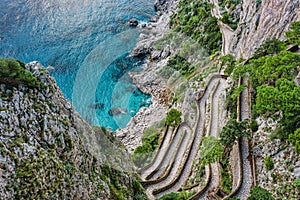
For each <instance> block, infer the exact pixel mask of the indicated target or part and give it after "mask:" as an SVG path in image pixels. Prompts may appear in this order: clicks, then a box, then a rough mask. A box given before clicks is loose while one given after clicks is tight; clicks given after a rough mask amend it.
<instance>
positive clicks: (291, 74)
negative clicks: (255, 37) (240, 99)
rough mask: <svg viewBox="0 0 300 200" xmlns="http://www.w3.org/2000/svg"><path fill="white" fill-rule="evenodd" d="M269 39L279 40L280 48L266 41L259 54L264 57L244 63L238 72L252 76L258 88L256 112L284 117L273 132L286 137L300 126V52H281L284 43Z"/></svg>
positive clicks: (237, 74)
mask: <svg viewBox="0 0 300 200" xmlns="http://www.w3.org/2000/svg"><path fill="white" fill-rule="evenodd" d="M267 42H268V43H272V44H275V43H276V44H278V45H275V46H277V47H278V48H273V47H272V45H268V44H266V43H265V44H263V45H262V48H261V49H262V50H261V51H260V52H263V53H258V54H257V55H260V57H257V58H252V59H250V60H249V61H248V62H247V64H244V65H240V66H239V67H237V68H236V69H235V71H234V73H235V78H236V79H237V77H239V76H249V79H250V81H251V85H252V87H253V89H254V91H255V93H253V100H254V101H253V106H252V110H253V112H254V113H256V114H258V115H263V116H265V117H273V118H274V117H275V118H277V119H280V126H279V127H278V128H277V129H276V131H275V132H274V133H273V134H272V136H273V137H275V138H280V139H286V138H288V135H289V134H291V133H294V131H296V129H297V128H299V127H300V104H299V102H300V87H297V86H296V84H295V82H294V78H295V77H296V75H297V73H298V70H297V67H298V66H299V65H300V55H299V54H296V53H292V52H289V51H286V50H281V51H280V52H278V51H279V50H280V49H281V47H280V46H284V45H282V43H281V42H278V41H277V42H276V41H275V39H273V40H268V41H267ZM268 49H269V50H268ZM272 49H273V50H272ZM274 49H276V51H275V50H274ZM264 54H268V55H264ZM269 54H271V55H269Z"/></svg>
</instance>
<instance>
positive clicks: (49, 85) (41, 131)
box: [0, 62, 143, 200]
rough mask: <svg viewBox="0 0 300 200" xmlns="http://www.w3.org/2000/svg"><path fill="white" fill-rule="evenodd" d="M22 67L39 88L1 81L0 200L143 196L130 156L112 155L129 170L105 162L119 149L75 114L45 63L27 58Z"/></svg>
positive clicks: (130, 197)
mask: <svg viewBox="0 0 300 200" xmlns="http://www.w3.org/2000/svg"><path fill="white" fill-rule="evenodd" d="M26 69H27V70H28V71H30V72H31V73H32V74H33V75H34V76H36V77H37V78H38V80H39V82H40V83H41V86H40V87H36V88H30V87H27V86H26V85H19V86H18V87H14V86H10V85H8V84H7V85H6V84H1V85H0V199H3V200H6V199H116V198H117V196H119V197H120V195H123V197H124V198H125V199H132V198H133V196H134V195H135V190H136V189H137V190H138V191H141V192H140V193H141V194H142V195H143V192H142V190H141V187H140V188H136V186H138V184H136V181H135V179H134V178H133V177H132V175H133V174H129V171H130V170H132V166H131V165H130V163H128V161H129V160H130V159H129V157H128V156H126V155H120V157H119V158H117V159H119V160H120V161H119V162H121V163H122V166H124V168H127V169H128V171H127V172H128V173H127V172H126V173H125V172H122V171H121V170H122V169H119V168H118V167H117V165H118V161H113V162H112V163H109V162H107V160H112V159H114V158H110V157H109V154H111V155H114V156H115V157H118V155H117V153H118V152H117V151H115V152H113V149H112V148H110V145H111V144H110V143H109V142H106V143H105V139H106V140H107V138H105V137H103V136H104V135H103V132H101V131H99V130H97V133H96V132H95V130H94V129H92V127H90V126H89V125H88V124H87V123H86V122H85V121H84V120H83V119H82V118H81V117H80V116H79V114H78V113H77V112H76V111H75V110H74V108H73V106H72V105H71V103H70V102H68V101H67V100H66V99H65V98H64V97H63V94H62V92H61V91H60V89H59V88H58V86H57V85H56V83H55V81H54V79H53V78H52V77H51V76H50V75H49V73H48V71H47V70H46V69H45V68H44V67H42V66H41V65H40V64H39V63H37V62H32V63H30V64H27V65H26ZM101 133H102V135H101ZM101 142H102V143H101ZM104 145H106V146H105V148H102V147H103V146H104ZM121 158H124V159H125V160H127V162H126V161H124V160H122V159H121ZM113 164H115V165H116V166H113ZM124 168H123V169H124ZM116 188H120V189H116Z"/></svg>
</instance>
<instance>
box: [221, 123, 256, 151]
mask: <svg viewBox="0 0 300 200" xmlns="http://www.w3.org/2000/svg"><path fill="white" fill-rule="evenodd" d="M249 136H250V131H249V121H248V120H243V121H241V122H238V121H236V120H235V119H230V120H229V121H228V122H227V124H226V125H225V126H224V127H223V129H222V131H221V133H220V141H221V144H223V145H224V146H225V147H227V148H229V149H231V147H232V145H233V143H234V142H235V141H236V140H238V139H239V138H240V137H249Z"/></svg>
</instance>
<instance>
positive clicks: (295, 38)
mask: <svg viewBox="0 0 300 200" xmlns="http://www.w3.org/2000/svg"><path fill="white" fill-rule="evenodd" d="M285 35H286V38H287V40H288V42H289V43H291V44H295V45H298V46H300V21H298V22H293V23H292V24H291V27H290V30H289V31H287V32H286V33H285Z"/></svg>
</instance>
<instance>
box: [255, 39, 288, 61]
mask: <svg viewBox="0 0 300 200" xmlns="http://www.w3.org/2000/svg"><path fill="white" fill-rule="evenodd" d="M285 49H286V44H285V43H284V42H282V41H280V40H278V39H276V38H272V39H270V38H269V39H267V40H266V41H265V42H264V43H263V44H262V45H260V47H259V48H257V49H256V51H255V52H254V55H253V58H255V59H257V58H259V57H262V56H266V55H275V54H278V53H280V52H281V51H283V50H285Z"/></svg>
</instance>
